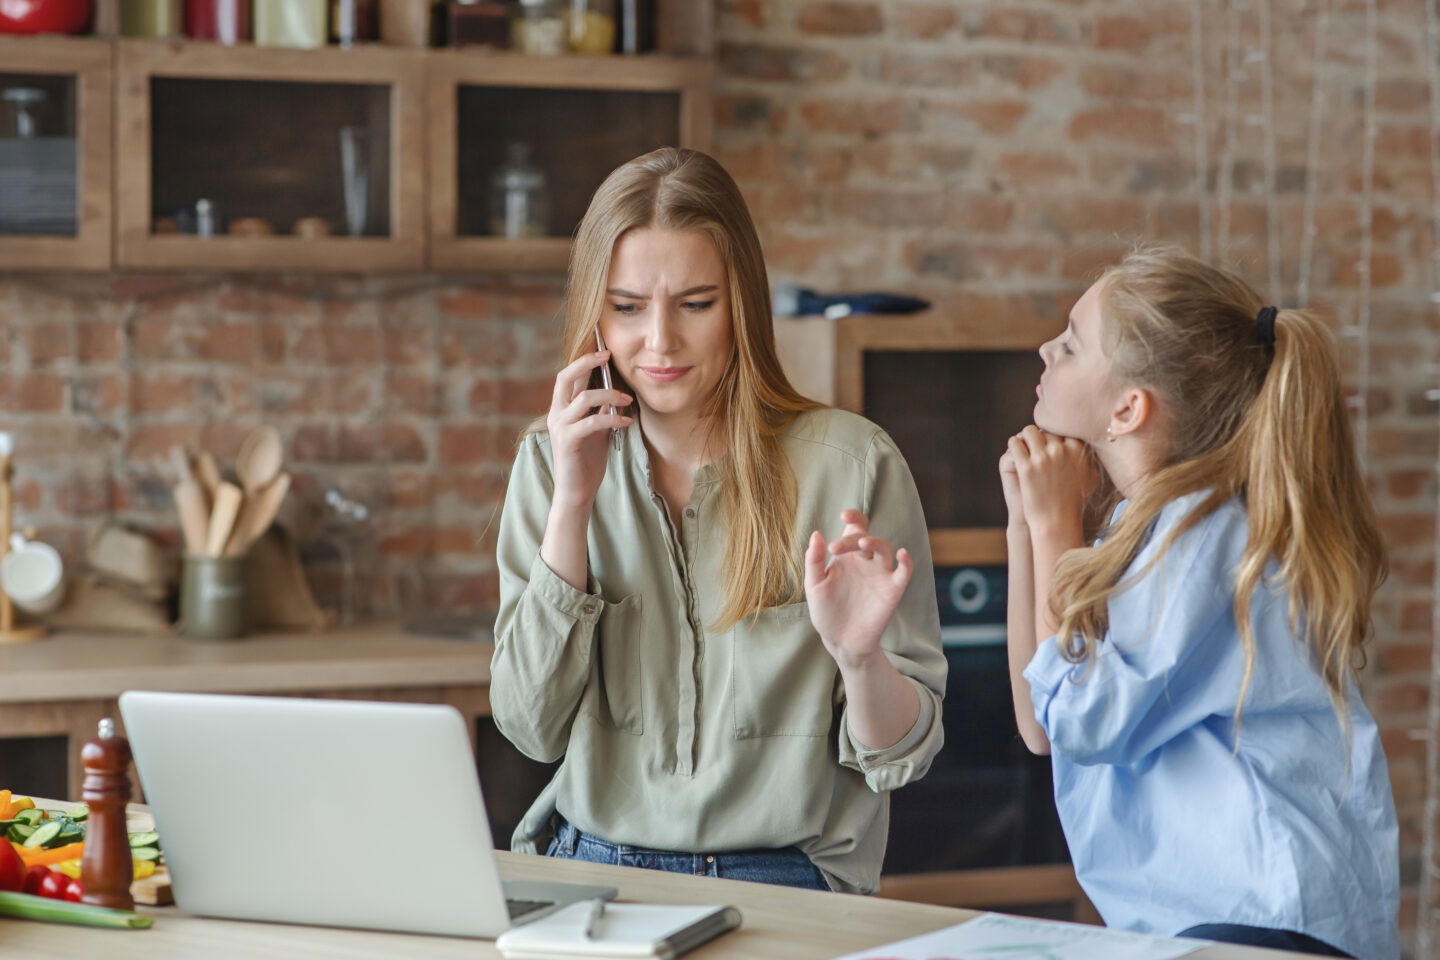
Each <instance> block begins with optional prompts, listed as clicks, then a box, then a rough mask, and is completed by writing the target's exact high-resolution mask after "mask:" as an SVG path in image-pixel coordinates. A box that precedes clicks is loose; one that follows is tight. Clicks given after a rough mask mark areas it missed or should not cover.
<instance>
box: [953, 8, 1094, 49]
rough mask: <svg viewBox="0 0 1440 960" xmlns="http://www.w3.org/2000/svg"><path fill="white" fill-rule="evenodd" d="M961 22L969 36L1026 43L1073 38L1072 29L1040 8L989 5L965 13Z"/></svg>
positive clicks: (1073, 32)
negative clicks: (1008, 7)
mask: <svg viewBox="0 0 1440 960" xmlns="http://www.w3.org/2000/svg"><path fill="white" fill-rule="evenodd" d="M962 26H963V29H964V31H965V35H966V36H967V37H971V38H977V39H978V38H993V39H999V40H1021V41H1025V42H1027V43H1036V42H1040V43H1043V42H1047V41H1051V42H1053V41H1066V40H1073V39H1075V31H1074V29H1073V28H1071V27H1069V26H1068V25H1067V24H1065V23H1064V22H1063V21H1061V20H1060V19H1058V18H1056V17H1055V16H1054V15H1053V14H1050V13H1047V12H1045V11H1041V10H1022V9H989V10H975V11H971V12H969V13H967V14H966V15H965V16H964V18H963V20H962Z"/></svg>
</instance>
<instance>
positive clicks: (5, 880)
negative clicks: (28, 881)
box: [0, 838, 25, 890]
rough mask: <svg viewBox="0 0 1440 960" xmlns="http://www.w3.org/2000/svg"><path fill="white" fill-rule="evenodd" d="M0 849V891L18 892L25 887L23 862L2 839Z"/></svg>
mask: <svg viewBox="0 0 1440 960" xmlns="http://www.w3.org/2000/svg"><path fill="white" fill-rule="evenodd" d="M0 847H3V848H4V849H0V890H19V889H21V888H22V887H24V886H25V861H24V860H21V859H20V854H18V853H16V852H15V848H14V847H12V846H10V843H9V841H7V840H5V839H4V838H0Z"/></svg>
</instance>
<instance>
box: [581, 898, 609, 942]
mask: <svg viewBox="0 0 1440 960" xmlns="http://www.w3.org/2000/svg"><path fill="white" fill-rule="evenodd" d="M604 916H605V901H604V900H601V899H599V898H596V899H595V900H592V901H591V902H590V915H589V916H588V917H586V918H585V939H586V940H594V939H595V933H596V931H598V930H599V929H600V919H601V918H602V917H604Z"/></svg>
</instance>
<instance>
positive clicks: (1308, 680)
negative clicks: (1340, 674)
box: [1025, 494, 1400, 960]
mask: <svg viewBox="0 0 1440 960" xmlns="http://www.w3.org/2000/svg"><path fill="white" fill-rule="evenodd" d="M1202 496H1203V494H1193V495H1191V496H1187V497H1182V498H1180V499H1178V500H1176V501H1174V502H1173V503H1170V504H1169V505H1167V506H1166V507H1165V509H1164V510H1163V511H1162V512H1161V514H1160V516H1159V518H1157V520H1156V523H1155V525H1154V527H1153V529H1152V532H1151V535H1150V539H1149V540H1148V541H1147V543H1146V545H1145V546H1144V548H1143V549H1142V550H1141V553H1140V555H1139V557H1137V558H1136V561H1135V564H1134V565H1133V566H1132V567H1131V569H1130V571H1129V572H1128V573H1127V577H1129V576H1133V575H1134V574H1135V573H1136V572H1137V571H1139V570H1140V569H1141V568H1142V567H1143V566H1144V565H1145V564H1146V563H1148V562H1149V561H1150V560H1151V559H1152V558H1153V557H1154V556H1155V554H1156V552H1157V551H1158V549H1159V547H1160V546H1161V545H1162V544H1163V543H1164V541H1165V540H1166V538H1167V537H1168V535H1169V532H1170V531H1172V530H1173V529H1174V528H1175V526H1176V525H1177V524H1178V523H1179V521H1180V520H1181V519H1182V518H1183V517H1184V516H1186V515H1187V514H1188V513H1189V512H1190V510H1191V508H1193V507H1194V506H1195V504H1196V503H1198V502H1199V501H1200V499H1201V498H1202ZM1123 507H1124V504H1122V505H1121V508H1122V509H1123ZM1117 515H1118V511H1117ZM1248 533H1249V522H1248V519H1247V516H1246V513H1245V508H1244V506H1243V505H1242V504H1241V503H1239V502H1238V501H1231V502H1229V503H1227V504H1225V505H1224V506H1222V507H1221V508H1220V509H1218V510H1217V511H1216V512H1215V513H1213V514H1211V515H1210V516H1209V517H1207V518H1206V519H1205V520H1203V521H1201V522H1200V523H1199V524H1197V525H1196V526H1195V527H1193V528H1191V529H1190V530H1188V531H1186V532H1185V533H1184V534H1183V535H1181V536H1180V537H1179V539H1177V540H1176V541H1175V543H1174V545H1173V546H1172V547H1171V548H1170V550H1169V551H1168V552H1167V553H1166V555H1165V556H1164V558H1163V559H1162V560H1161V561H1160V563H1159V564H1158V565H1157V566H1155V567H1154V568H1152V569H1151V570H1150V572H1149V573H1147V574H1146V575H1145V577H1144V578H1143V579H1141V580H1140V581H1138V582H1137V583H1135V585H1134V586H1132V587H1130V588H1129V589H1126V590H1124V591H1123V592H1120V593H1117V594H1116V595H1114V596H1113V597H1112V598H1111V600H1110V629H1109V632H1108V633H1107V634H1106V636H1105V639H1104V642H1102V643H1101V644H1100V648H1099V653H1098V656H1097V657H1096V659H1095V661H1094V663H1093V664H1092V665H1090V666H1089V667H1088V669H1087V667H1086V666H1085V665H1076V664H1072V663H1069V662H1067V661H1066V660H1064V659H1062V658H1061V657H1060V655H1059V653H1058V652H1057V650H1056V647H1055V643H1054V639H1053V638H1051V639H1050V640H1047V641H1045V642H1044V643H1043V644H1041V645H1040V647H1039V649H1038V650H1037V651H1036V653H1035V657H1034V659H1033V660H1031V661H1030V665H1029V666H1028V667H1027V668H1026V669H1025V679H1026V680H1028V681H1029V682H1030V690H1031V698H1032V700H1033V702H1034V706H1035V719H1036V720H1037V721H1038V722H1039V723H1040V724H1041V725H1042V726H1043V727H1044V728H1045V732H1046V734H1047V735H1048V736H1049V737H1050V744H1051V748H1052V758H1053V765H1054V775H1055V803H1056V806H1057V807H1058V808H1059V812H1060V819H1061V822H1062V823H1063V824H1064V827H1065V836H1066V838H1067V839H1068V841H1069V844H1070V853H1071V857H1072V859H1073V860H1074V863H1075V872H1076V875H1077V876H1078V878H1079V880H1080V883H1081V885H1082V886H1083V887H1084V888H1085V892H1086V894H1088V895H1089V897H1090V899H1091V901H1092V902H1093V903H1094V904H1095V907H1096V908H1097V909H1098V910H1099V911H1100V914H1101V916H1102V917H1104V918H1105V923H1106V924H1107V925H1109V926H1112V927H1121V928H1125V929H1129V930H1140V931H1148V932H1154V933H1159V934H1164V935H1174V934H1176V933H1179V932H1180V931H1181V930H1184V929H1186V928H1187V927H1191V926H1194V925H1195V924H1200V923H1238V924H1246V925H1250V926H1257V927H1270V928H1277V929H1285V930H1293V931H1296V932H1299V933H1304V934H1308V935H1309V936H1312V937H1315V938H1317V939H1319V940H1322V941H1324V942H1326V943H1329V944H1332V945H1333V946H1335V947H1338V948H1340V949H1341V950H1344V951H1345V952H1347V953H1350V954H1353V955H1354V956H1356V957H1361V958H1365V960H1396V958H1398V957H1399V956H1400V946H1399V941H1398V937H1397V933H1396V923H1397V915H1398V912H1399V902H1400V894H1399V879H1400V878H1399V865H1398V859H1399V853H1398V842H1399V841H1398V830H1397V827H1396V823H1395V801H1394V798H1393V797H1392V796H1391V792H1390V778H1389V774H1388V772H1387V770H1386V765H1385V755H1384V753H1383V752H1382V750H1381V747H1380V735H1379V731H1378V730H1377V729H1376V727H1375V721H1374V719H1372V718H1371V716H1370V712H1369V711H1368V710H1366V709H1365V705H1364V703H1363V702H1362V701H1361V700H1360V697H1359V695H1358V693H1357V692H1355V691H1354V690H1353V689H1352V690H1351V693H1350V696H1349V704H1350V725H1351V726H1350V730H1349V757H1348V764H1347V757H1346V742H1347V741H1346V732H1345V731H1344V730H1342V728H1341V725H1340V721H1339V720H1338V718H1337V717H1336V714H1335V710H1334V708H1333V706H1332V705H1331V702H1330V698H1329V697H1328V695H1327V694H1326V690H1325V684H1324V681H1323V680H1322V679H1321V677H1320V674H1319V672H1318V670H1317V669H1316V668H1315V667H1314V666H1313V664H1312V660H1311V658H1310V657H1309V655H1308V654H1307V653H1306V651H1305V650H1304V649H1303V648H1302V646H1301V645H1300V643H1299V642H1298V640H1297V638H1296V636H1295V634H1294V632H1293V631H1292V630H1291V629H1290V625H1289V622H1288V617H1287V610H1286V605H1287V597H1286V594H1285V593H1284V591H1283V590H1280V589H1278V588H1273V587H1272V588H1269V589H1267V588H1266V587H1265V586H1263V585H1262V586H1260V587H1257V588H1256V591H1255V596H1254V600H1253V602H1252V604H1251V608H1250V617H1251V622H1252V623H1253V624H1254V628H1255V645H1256V651H1255V670H1254V673H1253V674H1252V676H1251V681H1250V689H1249V692H1248V693H1247V695H1246V700H1245V710H1244V713H1243V715H1242V717H1241V720H1240V738H1241V739H1240V749H1239V751H1238V752H1236V751H1235V750H1234V743H1235V740H1234V734H1235V710H1236V704H1237V702H1238V699H1239V693H1240V680H1241V676H1242V674H1243V672H1244V669H1245V655H1244V648H1243V646H1242V645H1241V641H1240V634H1239V630H1238V629H1237V627H1236V624H1235V616H1234V608H1233V604H1234V597H1235V586H1234V585H1235V570H1236V568H1237V566H1238V564H1239V561H1240V558H1241V556H1242V554H1243V553H1244V550H1245V541H1246V538H1247V536H1248ZM1275 571H1276V565H1275V564H1274V563H1273V562H1272V563H1271V566H1270V569H1269V570H1268V571H1267V574H1269V575H1273V574H1274V573H1275ZM1122 582H1123V581H1122Z"/></svg>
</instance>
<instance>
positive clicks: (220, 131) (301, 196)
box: [115, 40, 425, 272]
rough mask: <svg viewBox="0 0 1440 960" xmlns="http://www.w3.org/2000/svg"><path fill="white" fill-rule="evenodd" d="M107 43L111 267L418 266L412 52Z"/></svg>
mask: <svg viewBox="0 0 1440 960" xmlns="http://www.w3.org/2000/svg"><path fill="white" fill-rule="evenodd" d="M116 50H117V53H116V74H117V86H118V89H117V95H116V145H117V154H118V157H117V165H116V178H115V182H116V190H117V229H116V245H117V254H116V262H117V263H118V265H119V266H121V267H138V268H147V269H170V268H179V269H187V268H199V269H219V270H296V271H322V272H323V271H336V272H355V271H371V270H380V271H406V270H417V269H421V268H422V267H423V266H424V262H425V228H424V207H423V203H424V201H423V197H424V182H423V177H424V168H423V163H422V158H423V157H424V155H425V122H424V116H423V114H422V109H423V89H422V87H423V76H424V67H423V63H424V59H423V58H424V54H423V52H422V51H413V50H402V49H396V48H386V47H378V46H367V47H364V48H360V49H353V50H340V49H336V48H325V49H320V50H288V49H280V48H263V47H249V46H246V47H226V46H220V45H216V44H206V43H186V42H178V41H149V40H122V41H119V42H118V43H117V47H116Z"/></svg>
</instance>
